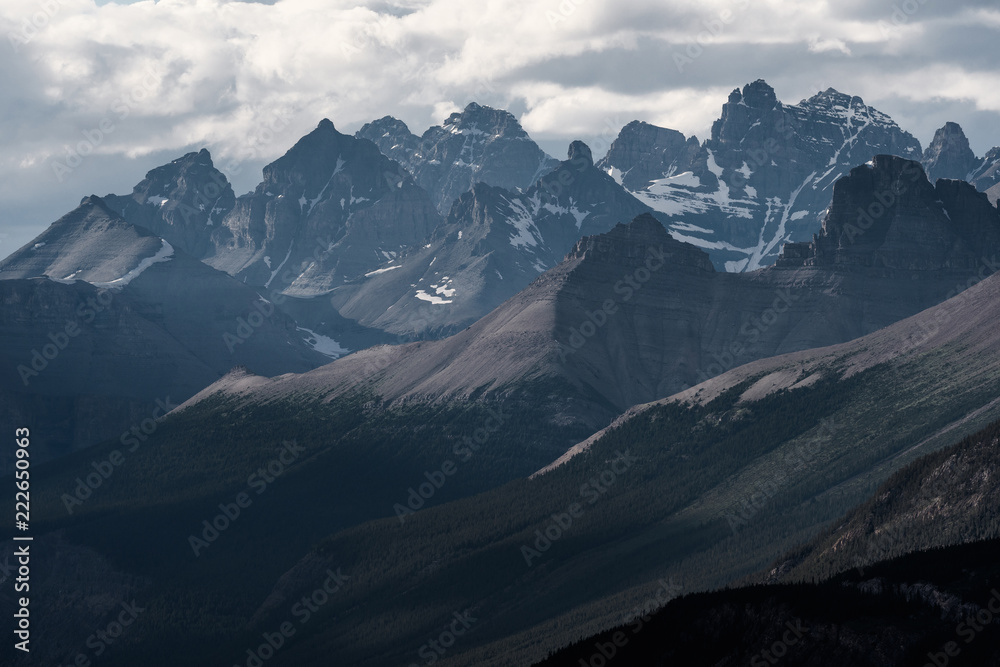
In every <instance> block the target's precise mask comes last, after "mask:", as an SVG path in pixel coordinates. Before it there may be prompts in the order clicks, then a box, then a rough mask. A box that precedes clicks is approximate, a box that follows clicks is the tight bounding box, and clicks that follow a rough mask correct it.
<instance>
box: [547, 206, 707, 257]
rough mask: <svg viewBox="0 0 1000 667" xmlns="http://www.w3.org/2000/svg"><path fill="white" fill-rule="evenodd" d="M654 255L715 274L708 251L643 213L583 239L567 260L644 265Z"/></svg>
mask: <svg viewBox="0 0 1000 667" xmlns="http://www.w3.org/2000/svg"><path fill="white" fill-rule="evenodd" d="M651 253H652V255H655V256H656V257H658V258H662V257H664V256H668V257H670V263H671V264H672V265H687V266H693V267H696V268H699V269H702V270H704V271H709V272H714V271H715V269H714V267H713V266H712V261H711V260H710V259H709V258H708V255H707V254H705V252H703V251H702V250H699V249H698V248H696V247H694V246H693V245H690V244H688V243H682V242H680V241H677V240H676V239H674V238H673V237H672V236H671V235H670V234H669V233H668V232H667V230H666V228H664V226H663V223H661V222H660V221H659V220H657V219H656V217H655V216H653V215H652V214H650V213H642V214H640V215H638V216H636V217H635V218H633V219H632V220H631V221H630V222H628V223H618V224H617V225H615V226H614V227H613V228H612V229H611V230H609V231H607V232H605V233H603V234H595V235H593V236H587V237H584V238H582V239H580V240H579V241H577V243H576V245H575V246H574V247H573V250H571V251H570V252H569V254H568V255H567V256H566V259H574V258H584V259H592V260H596V261H598V262H600V263H602V264H614V265H619V266H641V265H643V264H644V263H645V262H646V260H647V259H648V258H649V257H650V255H651Z"/></svg>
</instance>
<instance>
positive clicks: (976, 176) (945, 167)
mask: <svg viewBox="0 0 1000 667" xmlns="http://www.w3.org/2000/svg"><path fill="white" fill-rule="evenodd" d="M923 163H924V168H925V169H926V170H927V176H928V177H929V178H930V179H931V182H934V181H935V180H937V179H939V178H950V179H955V180H961V181H968V182H969V183H971V184H972V185H974V186H975V187H976V189H977V190H980V191H982V192H987V191H989V189H990V188H993V187H994V186H996V185H997V184H1000V147H994V148H991V149H990V150H989V151H987V153H986V155H984V156H983V157H976V154H975V153H973V152H972V148H970V147H969V139H968V138H967V137H966V136H965V132H963V131H962V127H961V126H960V125H959V124H958V123H945V124H944V126H943V127H941V128H940V129H939V130H938V131H937V132H935V133H934V140H933V141H932V142H931V145H930V146H928V147H927V150H926V151H924V159H923ZM993 201H996V198H995V197H994V198H993Z"/></svg>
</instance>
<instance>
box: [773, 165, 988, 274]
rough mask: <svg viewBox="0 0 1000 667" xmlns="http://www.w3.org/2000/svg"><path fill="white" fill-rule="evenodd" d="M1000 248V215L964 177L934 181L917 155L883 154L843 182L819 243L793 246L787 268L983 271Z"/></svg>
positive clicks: (783, 259) (788, 252)
mask: <svg viewBox="0 0 1000 667" xmlns="http://www.w3.org/2000/svg"><path fill="white" fill-rule="evenodd" d="M997 251H1000V212H998V211H997V209H995V208H994V207H993V205H992V204H991V203H990V202H989V200H988V199H987V197H986V195H985V194H983V193H980V192H977V191H976V189H975V188H974V187H973V186H971V185H969V184H968V183H964V182H962V181H955V180H947V179H942V180H939V181H938V182H937V184H936V185H932V184H931V183H930V181H928V179H927V175H926V173H925V172H924V169H923V167H922V166H921V165H920V163H919V162H917V161H915V160H908V159H905V158H902V157H899V156H897V155H876V156H875V157H874V158H873V159H872V161H871V162H870V163H869V164H864V165H861V166H860V167H855V168H854V169H852V170H851V171H850V173H849V174H848V175H847V176H845V177H844V178H841V179H840V180H838V181H837V183H836V185H835V186H834V192H833V203H832V204H831V206H830V210H829V213H828V214H827V216H826V218H825V219H824V221H823V227H822V230H821V231H820V233H819V234H818V235H817V236H816V237H815V238H814V240H813V241H812V242H811V243H797V244H788V245H787V246H785V249H784V251H783V253H782V256H781V258H780V259H779V265H782V266H813V265H838V266H863V267H869V268H876V269H889V270H906V271H939V270H944V269H975V268H976V267H977V264H978V263H979V262H980V260H981V258H982V257H984V256H987V257H988V256H991V255H992V254H993V253H995V252H997Z"/></svg>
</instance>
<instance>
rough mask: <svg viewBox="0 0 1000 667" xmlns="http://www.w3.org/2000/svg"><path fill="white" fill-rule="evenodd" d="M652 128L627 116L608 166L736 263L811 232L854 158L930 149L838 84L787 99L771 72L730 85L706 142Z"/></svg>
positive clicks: (677, 226) (723, 265) (746, 263)
mask: <svg viewBox="0 0 1000 667" xmlns="http://www.w3.org/2000/svg"><path fill="white" fill-rule="evenodd" d="M650 128H652V126H649V127H643V126H641V125H638V124H636V123H630V124H629V125H627V126H626V127H625V128H624V129H623V131H622V134H621V135H620V136H619V138H618V140H616V142H615V143H616V145H613V146H612V149H611V151H609V154H608V156H607V158H605V159H604V160H602V162H601V167H602V168H603V169H604V170H605V171H606V172H608V173H610V174H612V175H613V176H615V177H616V178H620V179H621V182H622V184H623V185H625V186H626V187H628V188H629V190H630V191H632V192H633V193H634V194H635V195H636V196H637V197H638V198H639V199H641V200H642V201H643V202H645V203H646V204H648V205H649V206H651V207H652V208H653V209H655V210H657V211H658V212H660V213H662V214H664V215H665V216H666V218H665V219H667V220H668V225H669V227H670V230H671V232H672V233H673V234H674V235H675V236H676V237H677V238H680V239H682V240H685V241H689V242H691V243H693V244H695V245H697V246H699V247H701V248H704V249H705V250H706V251H707V252H708V253H709V255H710V256H711V257H712V261H713V262H714V264H715V266H716V267H717V268H719V269H724V270H728V271H748V270H753V269H757V268H760V267H763V266H767V265H769V264H771V263H773V262H774V261H775V259H776V258H777V255H778V253H779V251H780V249H781V246H782V245H783V244H784V243H785V242H787V241H807V240H809V238H811V236H812V234H813V233H815V232H816V231H817V230H818V229H819V226H820V222H821V220H822V216H823V214H824V212H825V210H826V209H827V207H828V206H829V204H830V200H831V198H832V193H833V184H834V183H835V182H836V180H837V179H838V178H840V177H841V176H842V175H844V174H846V173H847V172H848V171H849V170H850V168H851V167H853V166H855V165H858V164H862V163H864V162H867V161H868V160H870V159H871V157H872V156H873V155H876V154H881V153H891V154H896V155H902V156H904V157H908V158H911V159H919V157H920V144H919V142H917V140H916V139H914V138H913V137H912V136H911V135H909V134H908V133H906V132H903V131H902V130H900V129H899V127H898V126H897V125H896V124H895V123H894V122H893V121H892V119H890V118H889V117H888V116H886V115H885V114H883V113H881V112H879V111H878V110H876V109H873V108H871V107H869V106H867V105H866V104H865V103H864V102H863V101H862V100H861V99H860V98H858V97H851V96H849V95H844V94H842V93H839V92H837V91H835V90H833V89H829V90H827V91H825V92H822V93H819V94H817V95H815V96H813V97H812V98H810V99H808V100H803V101H802V102H800V103H799V104H797V105H784V104H782V103H781V102H779V101H778V100H777V97H776V95H775V93H774V90H773V89H772V88H771V87H770V86H768V85H767V84H766V83H765V82H764V81H755V82H754V83H751V84H748V85H746V86H744V87H743V89H742V90H739V89H737V90H734V91H733V92H732V93H731V94H730V96H729V100H728V101H727V102H726V104H724V105H723V108H722V114H721V116H720V118H719V119H718V120H717V121H716V122H715V123H714V125H713V126H712V136H711V138H709V139H708V140H706V141H705V142H704V143H702V145H701V146H700V148H698V149H697V150H695V145H694V144H695V141H694V140H693V138H692V139H687V140H685V139H684V138H683V136H679V133H675V132H673V131H671V130H665V129H663V128H652V129H650ZM619 144H620V145H619ZM633 174H634V176H633ZM626 179H627V180H626Z"/></svg>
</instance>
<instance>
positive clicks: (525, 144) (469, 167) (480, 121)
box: [357, 102, 557, 215]
mask: <svg viewBox="0 0 1000 667" xmlns="http://www.w3.org/2000/svg"><path fill="white" fill-rule="evenodd" d="M357 136H358V137H361V138H364V139H369V140H371V141H373V142H374V143H375V144H376V145H378V147H379V149H380V150H381V151H382V152H383V153H385V154H386V155H388V156H389V157H391V158H393V159H394V160H397V161H398V162H399V163H400V164H402V165H403V166H405V167H406V168H407V169H408V170H409V171H410V173H411V174H413V176H414V178H415V179H416V182H417V183H418V184H419V185H420V186H421V187H423V188H425V189H426V190H427V191H428V192H429V193H430V195H431V199H432V201H433V202H434V205H435V206H436V207H437V209H438V211H440V213H441V214H442V215H447V214H448V212H449V211H450V210H451V206H452V204H453V203H454V201H455V200H456V199H458V198H459V197H460V196H461V195H462V194H464V193H465V192H467V191H468V190H469V189H470V188H471V187H472V186H473V185H474V184H475V183H479V182H482V183H487V184H489V185H493V186H497V187H501V188H505V189H507V190H513V191H515V192H516V191H518V190H525V189H527V188H528V187H530V186H531V185H533V184H534V183H535V181H537V180H538V178H539V176H541V175H542V174H544V173H546V172H548V171H550V170H551V169H553V168H554V167H555V166H556V164H557V161H556V160H554V159H552V158H551V157H549V156H548V155H546V154H545V152H544V151H542V149H540V148H539V147H538V145H537V144H535V142H534V141H532V140H531V137H529V136H528V134H527V132H525V131H524V129H523V128H522V127H521V125H520V124H519V123H518V122H517V119H516V118H514V116H512V115H511V114H510V113H508V112H506V111H502V110H499V109H492V108H490V107H485V106H480V105H478V104H476V103H474V102H473V103H471V104H469V105H468V106H467V107H465V109H464V110H462V111H461V112H458V113H453V114H452V115H451V116H449V117H448V118H447V119H446V120H445V121H444V123H443V124H442V125H437V126H434V127H431V128H430V129H428V130H427V131H426V132H424V134H423V136H421V137H419V138H418V137H417V136H416V135H414V134H412V133H411V132H410V131H409V128H407V127H406V125H405V124H404V123H403V122H402V121H399V120H397V119H395V118H392V117H391V116H386V117H385V118H381V119H379V120H377V121H374V122H372V123H368V124H367V125H365V126H364V127H362V128H361V129H360V130H358V133H357Z"/></svg>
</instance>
